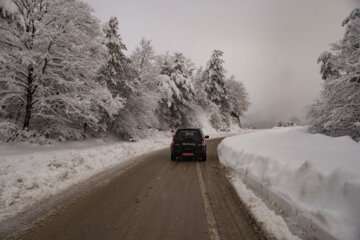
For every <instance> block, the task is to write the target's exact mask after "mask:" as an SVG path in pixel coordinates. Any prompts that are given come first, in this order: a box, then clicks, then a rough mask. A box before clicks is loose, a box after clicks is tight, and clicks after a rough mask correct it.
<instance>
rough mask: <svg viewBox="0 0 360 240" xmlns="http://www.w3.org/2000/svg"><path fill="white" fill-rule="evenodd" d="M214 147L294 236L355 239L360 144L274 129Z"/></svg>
mask: <svg viewBox="0 0 360 240" xmlns="http://www.w3.org/2000/svg"><path fill="white" fill-rule="evenodd" d="M218 150H219V157H220V159H221V161H222V163H223V164H224V165H226V166H227V167H229V168H231V169H233V170H234V172H236V174H237V176H238V181H240V182H241V181H242V182H245V183H246V184H247V186H248V187H249V188H251V189H252V190H253V191H254V192H255V193H256V194H257V195H258V196H260V197H261V198H263V199H264V200H266V202H267V203H268V205H271V207H272V208H273V209H275V210H278V213H281V214H283V215H284V217H285V219H286V221H287V222H288V224H289V227H290V228H291V230H293V231H295V232H296V233H297V235H299V236H301V237H303V238H304V239H309V236H311V237H316V238H317V239H326V238H328V239H331V238H332V237H331V236H329V234H327V233H330V234H331V235H332V236H334V237H336V238H338V239H342V240H358V239H360V228H359V226H360V205H359V203H360V172H359V171H360V144H358V143H356V142H354V141H352V140H351V139H350V138H349V137H340V138H331V137H327V136H324V135H319V134H316V135H313V134H309V133H308V132H307V129H306V128H304V127H295V128H278V129H272V130H264V131H257V132H254V133H251V134H247V135H241V136H236V137H231V138H228V139H226V140H224V141H223V143H222V144H221V145H220V146H219V149H218ZM307 220H309V221H310V223H309V221H307ZM296 229H298V230H296ZM299 229H301V230H299Z"/></svg>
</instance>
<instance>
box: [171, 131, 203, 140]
mask: <svg viewBox="0 0 360 240" xmlns="http://www.w3.org/2000/svg"><path fill="white" fill-rule="evenodd" d="M201 140H202V136H201V132H200V131H199V130H191V129H186V130H179V131H177V132H176V134H175V141H177V142H187V141H188V142H201Z"/></svg>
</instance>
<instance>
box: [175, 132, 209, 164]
mask: <svg viewBox="0 0 360 240" xmlns="http://www.w3.org/2000/svg"><path fill="white" fill-rule="evenodd" d="M208 138H209V136H204V134H203V133H202V131H201V129H199V128H181V129H178V130H177V131H176V133H175V135H174V137H173V141H172V144H171V160H172V161H176V160H178V159H181V158H192V159H197V160H200V161H206V142H205V139H208Z"/></svg>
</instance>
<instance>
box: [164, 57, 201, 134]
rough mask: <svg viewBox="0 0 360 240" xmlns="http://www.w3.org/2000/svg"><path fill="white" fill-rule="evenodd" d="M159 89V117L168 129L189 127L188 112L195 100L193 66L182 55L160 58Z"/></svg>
mask: <svg viewBox="0 0 360 240" xmlns="http://www.w3.org/2000/svg"><path fill="white" fill-rule="evenodd" d="M161 59H162V63H161V67H160V68H161V69H160V73H161V74H160V76H159V89H160V91H161V94H162V101H161V107H160V108H159V115H160V117H161V118H162V119H163V121H165V122H167V123H168V124H169V126H170V127H178V126H184V125H189V124H190V121H189V118H188V117H191V116H190V115H189V114H188V112H189V111H191V109H192V105H193V103H194V99H195V91H194V90H195V89H194V85H193V78H192V77H193V75H192V73H193V69H194V64H193V63H192V62H191V61H190V60H189V59H187V58H186V57H185V56H184V55H183V54H182V53H175V54H174V55H168V54H166V55H165V56H162V57H161Z"/></svg>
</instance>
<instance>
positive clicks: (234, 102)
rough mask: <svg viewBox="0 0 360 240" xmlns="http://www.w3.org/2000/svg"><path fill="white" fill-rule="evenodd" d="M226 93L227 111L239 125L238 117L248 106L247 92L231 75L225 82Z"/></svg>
mask: <svg viewBox="0 0 360 240" xmlns="http://www.w3.org/2000/svg"><path fill="white" fill-rule="evenodd" d="M225 86H226V92H227V94H228V104H229V110H230V111H229V113H230V115H231V117H232V118H233V119H234V120H235V122H236V123H238V124H239V126H241V121H240V117H241V116H243V114H244V112H246V111H247V110H248V108H249V104H250V103H249V100H248V94H247V92H246V89H245V86H244V84H243V83H242V82H239V81H236V80H235V76H231V77H230V79H228V80H227V81H226V82H225Z"/></svg>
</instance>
